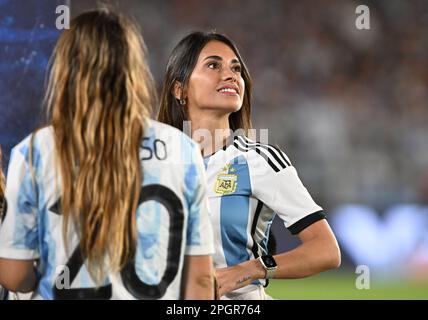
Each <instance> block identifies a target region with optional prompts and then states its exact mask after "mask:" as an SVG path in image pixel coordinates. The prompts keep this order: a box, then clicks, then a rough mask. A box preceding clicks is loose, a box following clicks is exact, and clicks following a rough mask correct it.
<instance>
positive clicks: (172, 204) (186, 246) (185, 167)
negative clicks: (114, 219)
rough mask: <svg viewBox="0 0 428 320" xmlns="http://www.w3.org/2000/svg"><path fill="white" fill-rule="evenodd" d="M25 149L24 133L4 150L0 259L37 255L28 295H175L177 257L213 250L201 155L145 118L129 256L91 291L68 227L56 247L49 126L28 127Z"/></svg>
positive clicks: (57, 215)
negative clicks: (130, 260)
mask: <svg viewBox="0 0 428 320" xmlns="http://www.w3.org/2000/svg"><path fill="white" fill-rule="evenodd" d="M29 148H30V137H27V138H26V139H25V140H24V141H22V142H21V143H20V144H19V145H17V146H16V147H15V148H14V149H13V150H12V155H11V160H10V164H9V169H8V176H7V186H6V200H7V204H8V209H7V212H6V216H5V219H4V221H3V224H2V225H1V227H0V258H6V259H18V260H37V270H38V273H39V275H40V281H39V284H38V287H37V291H36V292H35V293H34V295H33V298H34V299H57V298H58V299H70V298H71V299H179V298H180V297H181V296H180V292H181V282H182V279H181V275H182V269H183V262H184V257H185V256H186V255H211V254H212V253H213V252H214V247H213V239H212V229H211V223H210V219H209V212H208V201H207V197H206V184H205V181H206V178H205V170H204V165H203V160H202V157H201V155H200V149H199V147H198V146H197V145H196V144H195V143H194V142H193V141H191V139H190V138H188V137H187V136H185V135H184V134H183V133H182V132H180V131H179V130H177V129H175V128H172V127H170V126H167V125H165V124H161V123H159V122H157V121H154V120H147V122H146V126H145V135H144V139H143V140H142V141H141V148H140V158H141V165H142V172H143V183H142V186H141V192H140V199H139V201H140V202H139V207H138V209H137V212H136V218H137V219H136V223H137V248H136V255H135V258H134V261H135V263H129V264H128V265H126V266H125V267H124V268H123V270H121V272H120V273H115V274H111V273H110V274H108V275H107V277H106V278H105V279H104V283H103V285H102V286H101V288H99V290H95V289H94V288H95V283H94V282H93V280H92V279H91V277H90V276H89V273H88V271H87V269H86V266H85V262H84V261H83V260H84V259H83V258H82V255H81V253H80V248H79V239H78V236H77V233H76V232H73V233H72V234H71V235H70V237H69V238H68V243H69V247H68V250H66V249H65V247H64V242H63V234H62V217H61V212H60V211H61V210H60V209H59V207H60V206H59V201H60V196H61V191H60V187H61V185H60V183H59V181H58V174H57V171H56V170H55V169H54V168H55V163H54V161H55V160H54V153H55V145H54V138H53V131H52V128H50V127H47V128H44V129H41V130H39V131H38V132H37V133H36V134H35V138H34V143H33V147H32V157H31V158H32V165H31V166H30V152H29ZM31 171H32V172H33V174H32V173H31ZM33 177H34V179H33Z"/></svg>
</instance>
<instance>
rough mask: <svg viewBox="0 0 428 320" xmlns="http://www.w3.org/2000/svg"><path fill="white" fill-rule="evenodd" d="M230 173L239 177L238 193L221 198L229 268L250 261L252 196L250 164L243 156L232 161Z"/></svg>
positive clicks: (221, 223) (223, 237)
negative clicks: (249, 226)
mask: <svg viewBox="0 0 428 320" xmlns="http://www.w3.org/2000/svg"><path fill="white" fill-rule="evenodd" d="M230 169H233V170H234V171H233V172H231V171H229V173H231V174H236V175H237V187H236V191H235V192H234V193H233V194H230V195H224V196H222V197H221V200H220V201H221V204H220V226H221V239H222V243H223V252H224V255H225V259H226V264H227V266H233V265H236V264H239V263H241V262H244V261H247V260H249V259H250V255H249V254H248V252H247V242H248V234H247V226H248V223H249V219H248V215H249V206H250V198H249V197H250V195H251V184H250V176H249V171H248V164H247V162H246V159H245V158H244V157H243V156H239V157H237V158H235V159H233V160H232V165H231V167H230Z"/></svg>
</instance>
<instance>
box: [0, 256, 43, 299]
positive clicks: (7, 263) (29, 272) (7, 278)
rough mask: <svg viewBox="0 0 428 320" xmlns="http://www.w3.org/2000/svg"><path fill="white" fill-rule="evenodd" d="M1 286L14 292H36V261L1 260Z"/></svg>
mask: <svg viewBox="0 0 428 320" xmlns="http://www.w3.org/2000/svg"><path fill="white" fill-rule="evenodd" d="M0 284H1V285H2V286H3V287H5V288H6V289H8V290H10V291H13V292H22V293H26V292H31V291H34V290H35V289H36V286H37V278H36V273H35V271H34V261H33V260H12V259H1V258H0Z"/></svg>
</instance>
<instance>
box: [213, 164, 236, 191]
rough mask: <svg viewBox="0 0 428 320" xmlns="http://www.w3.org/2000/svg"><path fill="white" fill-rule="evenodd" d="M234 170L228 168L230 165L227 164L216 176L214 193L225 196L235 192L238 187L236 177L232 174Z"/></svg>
mask: <svg viewBox="0 0 428 320" xmlns="http://www.w3.org/2000/svg"><path fill="white" fill-rule="evenodd" d="M234 171H235V169H233V168H230V164H227V165H226V166H225V167H224V168H223V170H222V171H221V172H220V173H219V174H218V175H217V180H216V182H215V187H214V192H215V193H218V194H221V195H226V194H231V193H234V192H235V191H236V187H237V185H238V175H236V174H232V173H231V172H234Z"/></svg>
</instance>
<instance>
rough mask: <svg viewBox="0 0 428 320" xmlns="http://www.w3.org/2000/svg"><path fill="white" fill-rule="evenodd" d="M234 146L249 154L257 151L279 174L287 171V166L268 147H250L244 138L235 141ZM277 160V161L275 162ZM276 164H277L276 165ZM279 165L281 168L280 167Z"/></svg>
mask: <svg viewBox="0 0 428 320" xmlns="http://www.w3.org/2000/svg"><path fill="white" fill-rule="evenodd" d="M233 145H234V146H235V148H237V149H238V150H240V151H242V152H248V151H255V152H257V153H258V154H259V155H260V156H262V158H263V159H265V161H266V162H267V163H268V164H269V166H270V167H271V168H272V169H273V170H274V171H275V172H279V171H280V170H282V169H285V168H286V167H287V166H286V165H285V164H284V162H283V161H281V160H280V159H279V158H278V156H277V155H276V154H275V153H274V152H273V151H272V150H271V149H269V148H267V147H266V146H263V145H261V146H259V145H248V144H247V143H246V142H245V140H243V138H240V139H237V140H235V141H234V143H233ZM274 159H275V161H274ZM275 162H276V163H275ZM278 164H279V166H280V167H281V168H279V167H278Z"/></svg>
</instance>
